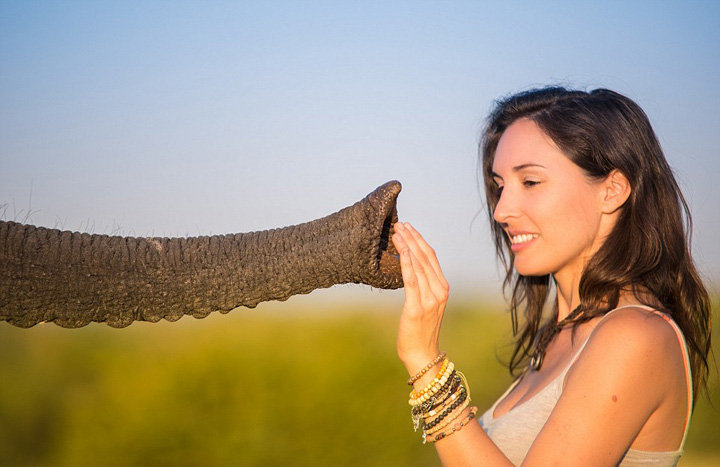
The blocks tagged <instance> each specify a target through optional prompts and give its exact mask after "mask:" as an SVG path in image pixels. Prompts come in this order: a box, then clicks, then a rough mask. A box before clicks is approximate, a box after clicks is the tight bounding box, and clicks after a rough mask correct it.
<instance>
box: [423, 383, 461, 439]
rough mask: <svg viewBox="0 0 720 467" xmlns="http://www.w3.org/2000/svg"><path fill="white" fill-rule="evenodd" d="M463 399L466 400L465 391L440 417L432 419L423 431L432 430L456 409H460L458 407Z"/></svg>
mask: <svg viewBox="0 0 720 467" xmlns="http://www.w3.org/2000/svg"><path fill="white" fill-rule="evenodd" d="M465 399H467V391H463V392H462V394H461V395H460V397H458V399H457V400H456V401H455V402H453V403H452V404H451V405H450V407H448V408H447V409H446V410H445V411H444V412H443V413H441V414H440V415H438V417H437V418H436V419H434V420H433V421H432V422H430V423H428V424H426V425H424V429H425V430H430V429H432V428H433V427H435V426H437V424H438V423H440V422H441V421H443V420H444V419H445V417H447V416H448V415H450V414H451V413H452V412H453V411H454V410H455V409H457V408H458V407H460V405H461V404H462V403H463V402H465Z"/></svg>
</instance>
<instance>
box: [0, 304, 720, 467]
mask: <svg viewBox="0 0 720 467" xmlns="http://www.w3.org/2000/svg"><path fill="white" fill-rule="evenodd" d="M305 306H306V305H303V306H297V305H295V304H294V303H293V300H290V301H289V302H287V303H280V304H278V303H274V304H268V305H261V306H260V307H258V308H257V309H255V310H247V309H239V310H235V311H234V312H232V313H230V314H229V315H225V316H223V315H219V314H214V315H211V316H210V317H208V318H206V319H203V320H195V319H192V318H187V317H186V318H184V319H182V320H180V321H179V322H177V323H167V322H162V323H157V324H147V323H135V324H133V325H132V326H130V327H129V328H126V329H121V330H117V329H112V328H109V327H107V326H105V325H91V326H88V327H86V328H83V329H76V330H67V329H61V328H58V327H57V326H55V325H52V324H48V325H43V326H37V327H35V328H33V329H29V330H24V329H18V328H15V327H13V326H10V325H8V324H7V323H0V353H1V354H2V356H3V358H2V359H1V360H0V465H58V466H64V465H69V466H86V465H99V466H111V465H152V466H164V465H168V466H183V465H192V466H196V465H202V466H224V465H252V466H265V465H267V466H277V465H299V466H303V465H313V466H317V465H367V466H385V465H388V466H404V465H407V466H413V467H418V466H423V465H437V464H438V461H437V458H436V456H435V453H434V448H433V447H431V446H429V445H425V446H424V445H422V443H421V442H420V436H419V434H418V433H414V432H413V430H412V426H411V422H410V417H409V408H408V406H407V403H406V400H407V394H408V392H409V388H408V386H407V385H406V384H405V380H406V379H407V375H406V373H405V371H404V368H403V366H402V365H401V363H400V362H399V361H398V359H397V357H396V355H395V330H396V326H397V314H398V310H397V309H391V308H388V309H384V310H377V309H375V310H371V309H370V308H371V307H369V306H368V307H360V306H358V307H357V308H354V309H348V307H347V305H340V304H338V306H337V307H327V308H329V309H324V310H322V311H312V312H310V311H309V310H308V309H304V307H305ZM486 308H488V307H487V306H483V305H480V304H475V305H470V304H466V305H454V306H451V307H450V308H449V309H448V312H447V315H446V320H445V325H444V331H443V332H444V334H443V348H444V349H445V350H447V352H448V355H449V356H451V358H452V359H453V361H455V363H456V365H457V366H458V367H459V368H460V369H462V370H463V371H464V372H465V374H466V375H467V377H468V380H469V382H470V386H471V392H472V397H473V399H474V401H475V404H476V405H478V406H479V407H480V409H481V410H484V409H485V408H487V407H488V406H489V405H490V404H491V403H492V401H493V400H494V399H495V398H497V397H498V395H499V394H500V393H501V392H502V390H503V389H504V388H505V387H506V386H507V384H508V383H509V382H510V377H509V375H508V374H507V371H506V369H505V368H504V367H503V366H502V365H501V363H500V362H499V358H501V357H502V356H503V355H507V351H508V350H509V348H508V347H507V343H508V339H509V335H510V334H509V333H510V329H509V317H508V316H507V315H505V314H503V313H496V312H492V311H491V310H487V309H486ZM715 309H716V310H717V307H715ZM717 344H718V338H717V332H716V333H715V345H716V348H717ZM718 396H720V389H719V388H718V384H717V378H716V377H715V378H714V379H713V400H714V401H715V403H717V401H719V400H720V398H718ZM686 453H687V454H686V457H684V458H683V461H682V462H681V465H687V466H691V465H720V414H718V412H717V410H716V409H714V408H712V407H710V405H709V404H708V402H707V401H706V400H701V401H700V402H699V403H698V406H697V409H696V411H695V414H694V418H693V422H692V426H691V431H690V438H689V440H688V443H687V445H686Z"/></svg>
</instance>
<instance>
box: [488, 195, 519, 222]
mask: <svg viewBox="0 0 720 467" xmlns="http://www.w3.org/2000/svg"><path fill="white" fill-rule="evenodd" d="M513 206H514V203H513V201H512V196H511V193H509V192H508V190H507V189H503V191H502V192H501V193H500V198H499V199H498V202H497V204H496V205H495V210H494V211H493V219H495V221H496V222H499V223H501V224H505V223H506V222H507V220H508V219H510V218H511V217H513V216H514V215H516V214H515V208H514V207H513Z"/></svg>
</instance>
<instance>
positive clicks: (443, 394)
mask: <svg viewBox="0 0 720 467" xmlns="http://www.w3.org/2000/svg"><path fill="white" fill-rule="evenodd" d="M461 382H462V379H461V378H460V376H458V375H457V374H456V371H455V370H453V372H452V373H450V378H448V381H447V382H446V383H445V385H444V386H443V388H442V389H440V391H439V392H438V393H437V394H435V395H434V396H432V397H431V398H430V399H429V400H427V401H425V402H423V403H422V404H418V405H415V406H413V407H412V408H411V409H410V419H411V420H412V422H413V429H414V430H415V431H417V430H418V428H420V421H421V420H423V419H424V418H427V416H428V414H430V412H431V411H437V410H438V409H440V408H441V407H443V408H444V406H445V405H446V404H447V401H448V398H450V397H451V396H452V395H453V394H455V393H456V392H457V390H458V388H461V389H464V388H463V386H462V384H461ZM454 399H455V398H453V400H454ZM451 403H452V401H451ZM432 415H435V413H432Z"/></svg>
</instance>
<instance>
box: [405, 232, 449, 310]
mask: <svg viewBox="0 0 720 467" xmlns="http://www.w3.org/2000/svg"><path fill="white" fill-rule="evenodd" d="M395 231H396V232H397V233H398V234H399V235H400V236H401V238H402V244H403V247H405V246H407V248H408V249H409V250H410V252H411V259H412V264H413V268H414V270H415V273H416V276H417V278H418V284H419V286H420V287H421V288H422V287H427V288H428V289H429V290H431V291H432V295H433V296H434V297H437V298H439V299H440V300H441V301H443V300H447V294H448V289H449V287H448V283H447V281H446V280H445V276H444V275H443V273H442V270H441V269H440V263H439V262H438V260H437V256H436V255H435V251H434V250H433V249H432V248H431V247H430V245H428V244H427V242H426V241H425V239H424V238H423V237H422V236H421V235H420V233H419V232H418V231H417V230H415V229H414V228H412V226H410V225H409V224H404V225H403V224H396V228H395Z"/></svg>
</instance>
